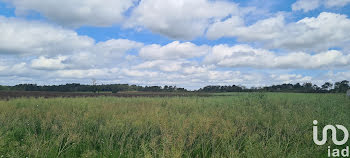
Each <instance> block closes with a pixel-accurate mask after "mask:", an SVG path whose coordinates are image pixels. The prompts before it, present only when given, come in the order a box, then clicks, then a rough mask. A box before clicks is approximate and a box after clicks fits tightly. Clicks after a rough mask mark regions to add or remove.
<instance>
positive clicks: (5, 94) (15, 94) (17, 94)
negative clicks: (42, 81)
mask: <svg viewBox="0 0 350 158" xmlns="http://www.w3.org/2000/svg"><path fill="white" fill-rule="evenodd" d="M101 96H105V97H174V96H182V97H183V96H185V97H188V96H203V97H205V96H210V95H209V94H208V93H194V92H177V93H175V92H174V93H173V92H119V93H111V92H109V93H108V92H101V93H92V92H85V93H83V92H79V93H78V92H38V91H37V92H29V91H0V99H5V100H9V99H12V98H40V97H42V98H57V97H61V98H76V97H101Z"/></svg>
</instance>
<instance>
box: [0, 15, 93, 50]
mask: <svg viewBox="0 0 350 158" xmlns="http://www.w3.org/2000/svg"><path fill="white" fill-rule="evenodd" d="M0 34H1V36H0V54H4V53H5V54H56V53H72V52H74V51H76V50H81V49H84V48H86V47H90V46H91V45H93V43H94V40H93V39H91V38H89V37H86V36H79V35H77V33H76V32H74V31H71V30H67V29H63V28H60V27H55V26H52V25H48V24H44V23H40V22H33V21H32V22H28V21H24V20H18V19H13V18H5V17H1V16H0Z"/></svg>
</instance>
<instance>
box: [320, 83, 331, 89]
mask: <svg viewBox="0 0 350 158" xmlns="http://www.w3.org/2000/svg"><path fill="white" fill-rule="evenodd" d="M332 87H333V84H332V83H330V82H326V83H324V84H323V85H322V86H321V88H322V90H325V91H329V90H330V89H331V88H332Z"/></svg>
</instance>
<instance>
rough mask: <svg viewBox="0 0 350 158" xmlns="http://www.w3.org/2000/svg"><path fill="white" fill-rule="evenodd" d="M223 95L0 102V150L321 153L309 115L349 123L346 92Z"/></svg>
mask: <svg viewBox="0 0 350 158" xmlns="http://www.w3.org/2000/svg"><path fill="white" fill-rule="evenodd" d="M225 95H226V96H215V97H175V98H142V97H141V98H112V97H99V98H54V99H43V98H40V99H28V98H23V99H14V100H9V101H0V125H1V127H0V133H1V139H0V155H1V156H3V157H175V158H176V157H257V158H258V157H327V153H326V151H327V147H324V146H317V145H315V144H314V143H313V141H312V126H313V124H312V122H313V120H314V119H317V120H318V121H319V122H320V123H321V122H322V124H342V125H344V126H346V127H350V117H348V116H350V111H349V110H344V109H349V107H350V102H349V100H348V98H346V97H345V95H344V94H295V93H226V94H225ZM327 146H328V145H327Z"/></svg>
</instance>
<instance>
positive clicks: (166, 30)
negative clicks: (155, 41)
mask: <svg viewBox="0 0 350 158" xmlns="http://www.w3.org/2000/svg"><path fill="white" fill-rule="evenodd" d="M237 12H238V6H237V4H235V3H232V2H228V1H210V0H191V1H188V0H167V1H164V0H141V2H140V3H139V5H138V6H137V7H136V8H135V9H134V10H133V12H132V15H131V18H130V19H129V20H128V22H127V24H126V25H125V26H126V27H145V28H148V29H150V30H151V31H152V32H155V33H159V34H162V35H165V36H167V37H170V38H172V39H186V40H188V39H193V38H195V37H198V36H201V35H203V33H204V31H205V30H206V28H207V27H208V25H209V24H210V23H211V22H213V21H217V20H220V19H223V18H225V17H227V16H230V15H232V14H237Z"/></svg>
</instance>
